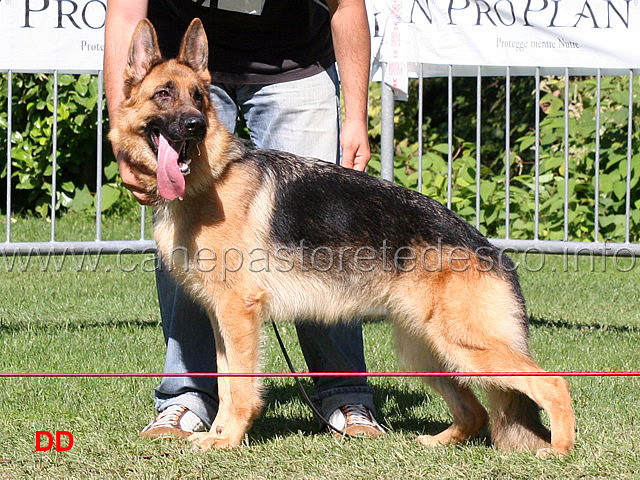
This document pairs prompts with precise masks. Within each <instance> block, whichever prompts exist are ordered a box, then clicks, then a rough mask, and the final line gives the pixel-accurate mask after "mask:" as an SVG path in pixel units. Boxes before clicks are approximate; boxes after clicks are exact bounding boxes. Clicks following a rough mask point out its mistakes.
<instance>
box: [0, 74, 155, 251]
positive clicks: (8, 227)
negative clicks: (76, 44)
mask: <svg viewBox="0 0 640 480" xmlns="http://www.w3.org/2000/svg"><path fill="white" fill-rule="evenodd" d="M15 73H33V72H14V71H11V70H9V71H7V72H4V73H3V72H0V74H3V75H6V78H7V82H6V84H7V95H6V97H7V98H8V99H11V98H12V97H13V77H14V74H15ZM37 73H42V74H48V75H52V76H53V100H52V102H53V108H52V110H53V111H52V119H53V126H52V134H51V138H52V152H51V158H52V162H51V192H52V193H51V204H50V208H49V210H50V214H49V221H50V233H49V239H48V240H46V241H14V239H13V236H12V212H13V210H14V205H13V197H12V192H13V190H14V188H15V187H13V186H12V183H13V179H12V173H13V172H12V152H11V145H12V136H13V133H14V125H13V106H12V102H11V101H8V102H7V121H6V144H5V145H6V175H5V190H6V204H5V216H6V219H5V241H4V242H1V243H0V253H2V254H3V255H33V254H46V255H59V254H68V253H72V252H77V253H101V254H102V253H104V254H115V253H122V252H127V253H143V252H151V251H153V250H154V249H155V242H153V241H152V240H149V239H148V238H147V237H148V234H147V231H146V230H147V229H146V227H145V217H146V209H145V207H141V210H140V233H139V237H138V238H137V239H135V240H125V239H116V240H104V239H103V232H102V224H103V222H102V220H103V215H102V208H101V207H102V176H103V168H104V165H103V145H102V143H103V136H104V135H105V134H106V132H103V118H104V109H103V104H104V91H103V78H102V71H95V72H82V73H88V74H91V75H95V76H97V78H98V82H97V83H98V98H97V121H96V125H95V137H96V156H95V162H96V166H95V171H96V185H95V209H96V217H95V237H94V239H93V240H88V241H59V240H58V239H57V236H56V224H57V218H56V213H57V209H56V205H57V201H58V199H57V196H58V195H57V194H58V192H59V188H58V176H57V172H58V163H57V159H58V152H59V148H64V146H59V145H58V135H57V133H58V108H59V105H58V92H59V86H58V79H59V76H60V75H62V74H65V73H67V72H61V71H57V70H53V71H44V72H37ZM69 73H70V74H76V73H77V72H69ZM0 114H1V113H0ZM0 146H1V144H0Z"/></svg>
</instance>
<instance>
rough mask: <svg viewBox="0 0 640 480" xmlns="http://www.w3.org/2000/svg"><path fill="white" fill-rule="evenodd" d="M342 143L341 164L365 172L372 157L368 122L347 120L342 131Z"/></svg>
mask: <svg viewBox="0 0 640 480" xmlns="http://www.w3.org/2000/svg"><path fill="white" fill-rule="evenodd" d="M340 145H341V146H342V162H341V165H342V166H343V167H345V168H352V169H354V170H360V171H361V172H363V171H364V169H365V168H367V164H368V163H369V160H370V159H371V150H370V148H369V135H368V131H367V123H366V122H364V121H345V122H344V123H343V124H342V132H341V133H340Z"/></svg>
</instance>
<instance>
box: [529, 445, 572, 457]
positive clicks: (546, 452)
mask: <svg viewBox="0 0 640 480" xmlns="http://www.w3.org/2000/svg"><path fill="white" fill-rule="evenodd" d="M568 453H569V451H568V450H567V451H566V452H560V451H558V450H556V449H555V448H553V447H548V448H541V449H540V450H538V451H537V452H536V457H537V458H563V457H565V456H566V455H567V454H568Z"/></svg>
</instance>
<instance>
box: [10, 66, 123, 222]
mask: <svg viewBox="0 0 640 480" xmlns="http://www.w3.org/2000/svg"><path fill="white" fill-rule="evenodd" d="M7 80H8V76H7V75H6V74H2V75H0V132H1V133H2V137H1V138H2V140H0V158H1V159H0V162H1V163H0V165H2V170H1V176H2V178H3V181H2V182H1V191H2V192H3V193H4V190H5V188H6V175H7V166H6V158H7V152H6V148H7V147H6V141H5V139H6V129H7V125H8V119H7V91H8V89H7ZM53 83H54V76H53V75H52V74H14V75H13V79H12V88H13V91H12V135H11V143H12V145H11V170H12V173H11V176H12V179H11V183H12V189H13V195H12V196H13V202H12V203H13V205H12V210H13V212H16V213H32V214H37V215H41V216H46V215H48V214H49V209H50V205H51V192H52V184H51V182H52V173H53V169H52V159H53V141H52V138H53V137H52V133H53V128H54V121H53V120H54V119H53V92H54V89H53ZM58 87H59V88H58V112H57V138H58V140H57V157H56V158H57V165H58V167H57V186H58V188H57V196H56V208H61V209H62V210H66V209H69V210H77V211H80V210H92V209H95V189H96V175H97V172H96V156H97V149H98V146H97V140H96V128H97V121H98V108H97V107H98V79H97V77H95V76H91V75H59V76H58ZM106 128H107V127H106V122H105V131H106ZM102 150H103V155H104V160H103V164H104V165H105V168H104V170H103V172H102V180H103V186H102V210H103V211H119V210H121V209H123V208H130V206H132V205H133V202H132V201H131V200H130V199H129V195H127V194H126V193H124V191H123V189H122V188H121V186H120V184H119V177H118V175H117V164H116V162H115V159H114V158H113V154H112V152H111V147H110V145H109V143H108V142H107V141H106V139H103V140H102ZM3 207H4V205H3Z"/></svg>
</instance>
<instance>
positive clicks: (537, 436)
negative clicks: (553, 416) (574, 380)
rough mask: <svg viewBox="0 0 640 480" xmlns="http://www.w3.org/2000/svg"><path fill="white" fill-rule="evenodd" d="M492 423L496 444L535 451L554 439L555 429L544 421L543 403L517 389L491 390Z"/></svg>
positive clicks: (508, 449)
mask: <svg viewBox="0 0 640 480" xmlns="http://www.w3.org/2000/svg"><path fill="white" fill-rule="evenodd" d="M487 394H488V399H489V418H490V420H489V426H490V431H491V439H492V441H493V444H494V445H495V447H496V448H498V449H500V450H506V451H535V450H538V449H541V448H546V447H548V446H549V445H550V443H551V432H550V431H549V429H548V428H547V427H545V426H544V425H543V423H542V420H541V417H540V407H538V405H537V404H536V403H535V402H534V401H533V400H531V399H530V398H529V397H528V396H527V395H525V394H524V393H521V392H517V391H515V390H501V389H499V388H492V389H490V390H488V392H487Z"/></svg>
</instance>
